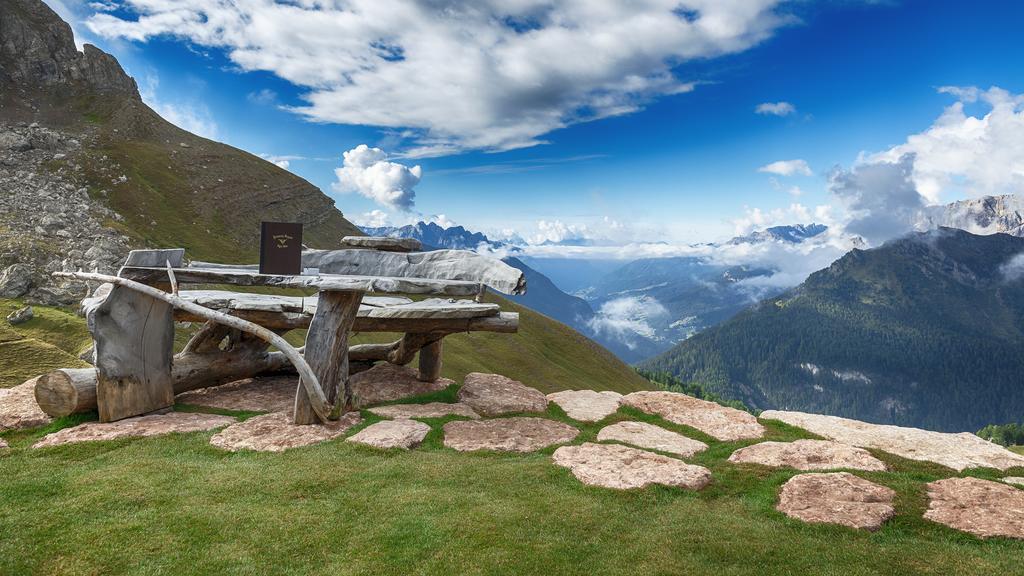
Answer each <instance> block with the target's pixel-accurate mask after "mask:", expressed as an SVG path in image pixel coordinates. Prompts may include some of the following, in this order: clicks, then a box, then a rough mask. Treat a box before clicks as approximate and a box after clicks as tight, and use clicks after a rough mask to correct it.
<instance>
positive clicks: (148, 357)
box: [88, 286, 174, 422]
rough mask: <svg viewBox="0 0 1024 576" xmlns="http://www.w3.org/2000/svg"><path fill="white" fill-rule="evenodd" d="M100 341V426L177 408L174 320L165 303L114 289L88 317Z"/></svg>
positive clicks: (132, 291)
mask: <svg viewBox="0 0 1024 576" xmlns="http://www.w3.org/2000/svg"><path fill="white" fill-rule="evenodd" d="M88 314H89V327H90V328H91V330H92V333H93V339H94V340H95V342H96V368H97V371H98V374H99V383H98V385H97V388H96V399H97V404H98V406H99V415H100V421H101V422H112V421H114V420H120V419H122V418H128V417H130V416H138V415H140V414H145V413H147V412H153V411H156V410H161V409H165V408H169V407H171V406H173V405H174V388H173V386H172V380H171V356H172V355H173V354H174V350H173V346H174V320H173V317H172V308H171V306H170V305H169V304H167V303H166V302H162V301H160V300H157V299H155V298H151V297H149V296H147V295H145V294H142V293H139V292H136V291H134V290H131V289H129V288H124V287H121V286H115V287H114V288H113V289H112V290H111V291H110V293H109V294H108V295H107V297H106V299H105V300H103V301H102V302H101V303H100V304H99V305H97V306H96V307H95V308H93V309H92V310H90V311H89V312H88Z"/></svg>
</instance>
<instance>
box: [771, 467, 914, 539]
mask: <svg viewBox="0 0 1024 576" xmlns="http://www.w3.org/2000/svg"><path fill="white" fill-rule="evenodd" d="M895 497H896V492H895V491H894V490H892V489H891V488H887V487H885V486H880V485H878V484H875V483H874V482H870V481H868V480H865V479H863V478H860V477H858V476H854V475H853V474H850V473H849V472H829V473H813V474H798V475H796V476H794V477H792V478H790V479H789V481H788V482H786V483H785V484H784V485H783V486H782V491H781V492H780V493H779V503H778V505H777V506H776V509H777V510H778V511H779V512H782V513H783V514H785V515H786V516H789V517H790V518H795V519H797V520H802V521H804V522H810V523H813V524H840V525H843V526H849V527H850V528H858V529H862V530H872V531H873V530H878V529H879V528H881V526H882V523H884V522H885V521H886V520H888V519H889V518H892V517H893V515H895V514H896V510H895V508H893V505H892V502H893V499H894V498H895Z"/></svg>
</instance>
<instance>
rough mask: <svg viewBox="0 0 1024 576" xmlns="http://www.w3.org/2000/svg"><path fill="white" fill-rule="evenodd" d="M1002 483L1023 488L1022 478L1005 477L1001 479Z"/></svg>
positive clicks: (1023, 478) (1023, 477) (1023, 480)
mask: <svg viewBox="0 0 1024 576" xmlns="http://www.w3.org/2000/svg"><path fill="white" fill-rule="evenodd" d="M1003 482H1006V483H1007V484H1016V485H1017V486H1024V476H1007V477H1006V478H1003Z"/></svg>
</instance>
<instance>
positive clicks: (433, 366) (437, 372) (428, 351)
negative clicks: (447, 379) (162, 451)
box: [419, 338, 444, 382]
mask: <svg viewBox="0 0 1024 576" xmlns="http://www.w3.org/2000/svg"><path fill="white" fill-rule="evenodd" d="M442 342H444V339H442V338H438V339H437V340H435V341H433V342H431V343H429V344H427V345H426V346H424V347H423V348H421V349H420V374H419V379H420V380H421V381H423V382H435V381H437V379H438V378H440V377H441V343H442Z"/></svg>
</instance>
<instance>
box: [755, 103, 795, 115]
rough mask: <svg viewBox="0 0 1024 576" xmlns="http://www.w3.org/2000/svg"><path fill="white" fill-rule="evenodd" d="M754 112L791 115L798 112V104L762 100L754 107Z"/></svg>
mask: <svg viewBox="0 0 1024 576" xmlns="http://www.w3.org/2000/svg"><path fill="white" fill-rule="evenodd" d="M754 112H756V113H758V114H762V115H770V116H789V115H790V114H796V106H793V105H792V104H790V103H789V102H762V103H760V104H758V105H757V106H756V107H755V108H754Z"/></svg>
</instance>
